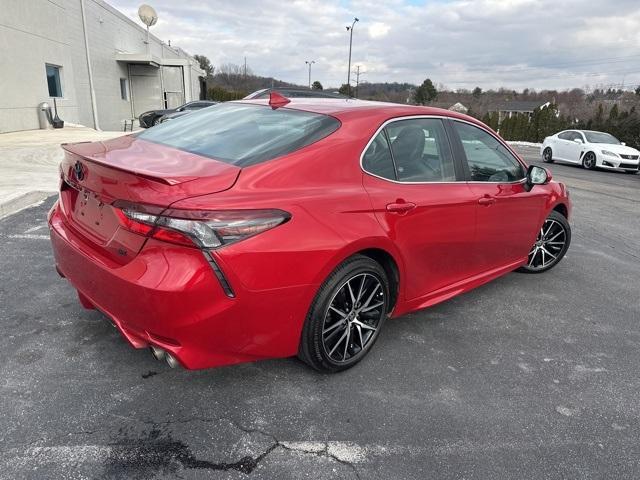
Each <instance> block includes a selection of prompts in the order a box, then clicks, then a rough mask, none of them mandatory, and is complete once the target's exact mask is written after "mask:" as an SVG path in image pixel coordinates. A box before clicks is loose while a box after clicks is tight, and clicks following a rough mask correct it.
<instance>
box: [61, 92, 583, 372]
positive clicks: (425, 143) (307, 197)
mask: <svg viewBox="0 0 640 480" xmlns="http://www.w3.org/2000/svg"><path fill="white" fill-rule="evenodd" d="M63 148H64V150H65V159H64V161H63V162H62V164H61V169H60V175H61V178H60V197H59V200H58V201H57V203H56V204H55V205H54V207H53V208H52V210H51V212H50V215H49V226H50V232H51V241H52V243H53V251H54V254H55V262H56V267H57V270H58V272H59V273H60V275H62V276H63V277H66V278H67V279H68V280H69V282H70V283H71V284H72V285H73V286H74V287H75V288H76V289H77V291H78V296H79V299H80V302H81V303H82V305H83V306H84V307H86V308H90V309H92V308H96V309H98V310H100V311H101V312H103V313H104V314H105V315H106V316H107V317H108V318H109V319H110V320H111V321H112V323H113V324H114V325H115V326H116V327H117V328H118V330H119V331H120V332H121V333H122V335H123V336H124V337H125V338H126V339H127V340H128V341H129V343H131V345H133V346H134V347H136V348H143V347H150V348H151V350H152V352H153V353H154V355H156V357H158V358H164V359H166V360H167V361H168V363H169V364H170V365H171V366H175V365H182V366H184V367H186V368H190V369H197V368H206V367H213V366H219V365H227V364H233V363H238V362H247V361H254V360H259V359H265V358H273V357H288V356H293V355H298V356H299V357H300V358H302V359H303V360H304V361H305V362H307V363H308V364H309V365H311V366H312V367H314V368H316V369H318V370H322V371H330V372H335V371H339V370H343V369H345V368H348V367H351V366H352V365H354V364H355V363H357V362H358V361H360V360H361V359H362V358H363V357H364V356H365V355H366V354H367V352H368V351H369V350H371V348H372V347H373V345H374V343H375V341H376V339H377V337H378V335H379V334H380V332H381V330H382V329H383V327H384V322H385V320H386V319H387V318H388V317H398V316H400V315H403V314H405V313H407V312H410V311H413V310H418V309H421V308H425V307H428V306H430V305H434V304H436V303H438V302H442V301H443V300H446V299H448V298H451V297H453V296H455V295H458V294H460V293H462V292H465V291H467V290H470V289H472V288H474V287H477V286H479V285H482V284H483V283H485V282H488V281H489V280H492V279H494V278H496V277H499V276H501V275H504V274H506V273H508V272H511V271H513V270H516V269H519V270H521V271H524V272H531V273H537V272H544V271H546V270H549V269H550V268H552V267H553V266H555V265H556V264H557V263H558V262H559V261H560V260H561V259H562V257H563V256H564V254H565V252H566V251H567V249H568V248H569V243H570V241H571V229H570V227H569V223H568V219H569V215H570V212H571V203H570V201H569V192H568V191H567V189H566V187H565V186H564V185H563V184H562V183H556V182H552V181H551V174H550V173H549V171H548V170H546V169H544V168H541V167H537V166H530V167H528V168H527V165H526V164H525V163H524V162H523V161H522V160H521V159H520V158H519V157H518V155H517V154H516V153H514V152H513V151H512V150H511V149H510V148H509V146H508V145H507V144H505V142H504V141H503V140H502V139H501V138H500V137H499V136H498V135H496V134H495V133H494V132H493V131H492V130H491V129H489V128H488V127H487V126H485V125H483V124H482V123H480V122H478V121H477V120H475V119H473V118H471V117H467V116H464V115H460V114H457V113H454V112H451V111H445V110H438V109H434V108H427V107H416V106H406V105H394V104H385V103H376V102H365V101H358V100H352V99H293V100H289V99H287V98H284V97H282V96H280V95H279V94H277V93H273V94H272V95H271V98H270V99H266V100H242V101H237V102H228V103H224V104H219V105H216V106H213V107H210V108H207V109H203V110H201V111H198V112H194V113H192V114H191V115H187V116H185V117H184V118H181V119H178V120H175V121H173V122H168V123H165V124H162V125H159V126H156V127H154V128H152V129H149V130H147V131H144V132H142V133H137V134H133V135H129V136H124V137H120V138H116V139H113V140H110V141H106V142H94V143H78V144H67V145H64V146H63Z"/></svg>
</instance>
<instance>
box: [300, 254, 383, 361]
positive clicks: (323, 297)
mask: <svg viewBox="0 0 640 480" xmlns="http://www.w3.org/2000/svg"><path fill="white" fill-rule="evenodd" d="M388 311H389V283H388V280H387V276H386V273H385V271H384V269H383V268H382V267H381V266H380V264H378V263H377V262H376V261H375V260H373V259H371V258H369V257H365V256H363V255H355V256H353V257H351V258H349V259H347V260H346V261H345V262H343V263H342V264H341V265H340V266H338V267H337V268H336V270H334V272H333V273H332V274H331V275H330V276H329V278H328V279H327V280H326V281H325V282H324V284H323V285H322V286H321V287H320V290H319V291H318V294H317V295H316V298H315V299H314V302H313V304H312V306H311V309H310V311H309V314H308V315H307V319H306V321H305V325H304V328H303V332H302V338H301V340H300V348H299V357H300V358H301V359H302V360H303V361H305V362H306V363H308V364H309V365H310V366H312V367H313V368H315V369H317V370H320V371H325V372H337V371H340V370H345V369H347V368H349V367H351V366H353V365H355V364H356V363H358V362H359V361H360V360H361V359H362V358H363V357H364V356H365V355H366V354H367V353H368V351H369V350H370V349H371V347H372V346H373V344H374V343H375V341H376V339H377V337H378V334H379V332H380V329H381V327H382V325H383V323H384V320H385V318H386V316H387V313H388Z"/></svg>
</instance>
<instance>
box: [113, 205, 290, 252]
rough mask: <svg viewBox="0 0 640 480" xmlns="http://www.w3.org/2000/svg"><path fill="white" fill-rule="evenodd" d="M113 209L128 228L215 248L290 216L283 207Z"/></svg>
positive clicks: (276, 223)
mask: <svg viewBox="0 0 640 480" xmlns="http://www.w3.org/2000/svg"><path fill="white" fill-rule="evenodd" d="M114 206H115V207H116V212H117V213H118V217H119V218H120V223H121V224H122V226H123V227H124V228H126V229H127V230H129V231H132V232H135V233H139V234H141V235H146V236H150V237H153V238H157V239H159V240H164V241H167V242H171V243H178V244H182V245H190V246H193V245H194V244H195V245H196V246H198V247H200V248H217V247H221V246H224V245H228V244H230V243H235V242H239V241H240V240H244V239H246V238H249V237H252V236H254V235H257V234H259V233H262V232H265V231H267V230H270V229H272V228H274V227H276V226H278V225H280V224H282V223H285V222H286V221H288V220H289V219H290V218H291V215H290V214H289V213H287V212H284V211H282V210H273V209H269V210H193V211H192V210H167V211H164V212H162V214H158V213H150V212H149V211H148V209H145V208H137V206H129V205H127V206H122V207H120V208H117V204H116V205H114Z"/></svg>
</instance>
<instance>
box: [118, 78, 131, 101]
mask: <svg viewBox="0 0 640 480" xmlns="http://www.w3.org/2000/svg"><path fill="white" fill-rule="evenodd" d="M120 98H122V100H129V84H128V83H127V79H126V78H121V79H120Z"/></svg>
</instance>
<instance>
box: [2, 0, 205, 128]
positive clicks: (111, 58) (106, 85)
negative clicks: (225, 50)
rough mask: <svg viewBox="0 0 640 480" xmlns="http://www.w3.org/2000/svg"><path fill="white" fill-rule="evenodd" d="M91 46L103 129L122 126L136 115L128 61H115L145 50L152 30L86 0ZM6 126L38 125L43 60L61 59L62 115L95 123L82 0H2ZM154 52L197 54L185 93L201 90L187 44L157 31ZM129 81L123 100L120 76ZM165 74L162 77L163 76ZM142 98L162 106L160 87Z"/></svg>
mask: <svg viewBox="0 0 640 480" xmlns="http://www.w3.org/2000/svg"><path fill="white" fill-rule="evenodd" d="M84 5H85V16H86V27H87V34H88V43H89V53H90V56H91V67H92V72H93V83H94V88H95V95H96V103H97V111H98V122H99V126H100V128H101V129H103V130H120V129H122V121H123V120H124V119H130V118H131V117H132V115H133V111H134V109H133V106H132V101H131V86H130V82H129V67H128V65H127V64H126V63H123V62H117V61H116V60H115V55H116V53H117V52H121V53H144V52H146V49H147V46H146V44H145V40H146V31H145V29H144V28H142V27H141V26H139V25H137V24H135V23H134V22H133V21H131V20H130V19H128V18H127V17H126V16H124V15H123V14H121V13H120V12H118V11H117V10H115V9H114V8H113V7H111V6H109V5H108V4H106V3H105V2H103V1H102V0H85V1H84ZM0 12H1V15H0V65H2V74H1V75H0V91H1V92H3V95H2V96H0V132H7V131H14V130H28V129H36V128H38V118H37V108H36V107H37V105H38V104H39V103H40V102H43V101H46V102H49V103H51V104H52V105H53V102H52V100H51V99H50V98H49V94H48V90H47V82H46V74H45V64H46V63H50V64H54V65H59V66H61V67H62V69H61V81H62V92H63V98H62V99H58V100H57V101H58V111H59V114H60V117H61V118H62V119H63V120H65V122H67V123H76V124H82V125H86V126H90V127H93V126H94V121H93V113H92V106H91V95H90V89H89V75H88V68H87V59H86V50H85V48H86V46H85V42H84V33H83V25H82V12H81V0H0ZM150 49H151V53H152V54H153V55H154V56H157V57H159V58H165V59H169V58H176V59H184V60H188V61H191V63H193V66H191V67H190V66H189V65H187V66H185V67H184V83H185V99H186V101H189V100H192V99H193V100H197V99H198V97H199V85H198V75H201V74H202V72H201V71H200V69H199V68H198V66H197V62H195V61H193V59H192V58H191V57H190V56H189V55H188V54H186V53H184V52H183V51H181V50H179V49H175V48H172V47H168V46H167V45H163V44H162V42H161V40H159V39H158V38H156V37H154V36H153V35H152V36H151V42H150ZM121 78H125V79H127V82H128V83H129V99H128V100H122V98H121V95H120V79H121ZM158 78H159V77H158ZM149 95H150V98H141V97H140V95H139V96H138V100H139V101H141V102H142V101H144V103H145V104H146V105H155V106H154V108H162V104H161V100H160V97H159V96H158V95H157V91H155V92H152V91H149Z"/></svg>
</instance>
